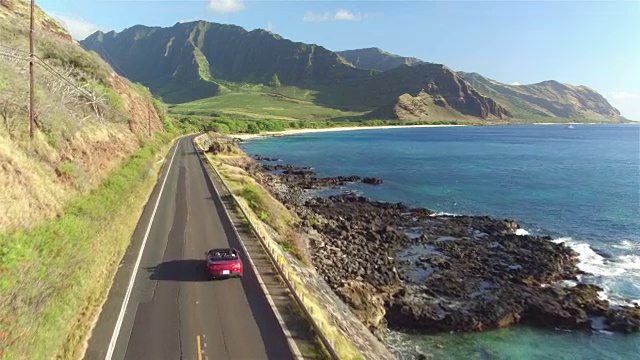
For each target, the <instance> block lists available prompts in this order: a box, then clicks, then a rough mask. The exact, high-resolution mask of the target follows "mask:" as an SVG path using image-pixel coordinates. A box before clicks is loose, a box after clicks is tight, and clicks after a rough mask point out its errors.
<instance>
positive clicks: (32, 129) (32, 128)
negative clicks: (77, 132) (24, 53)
mask: <svg viewBox="0 0 640 360" xmlns="http://www.w3.org/2000/svg"><path fill="white" fill-rule="evenodd" d="M34 17H35V0H31V26H30V29H29V137H30V138H31V139H33V138H34V136H35V133H36V111H35V109H34V105H35V94H34V93H35V81H34V79H33V68H34V65H35V64H34V58H35V54H34V51H33V47H34V46H33V23H34Z"/></svg>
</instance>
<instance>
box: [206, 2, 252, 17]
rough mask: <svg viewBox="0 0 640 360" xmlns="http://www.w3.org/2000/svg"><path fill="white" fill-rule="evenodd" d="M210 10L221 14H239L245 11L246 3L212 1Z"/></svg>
mask: <svg viewBox="0 0 640 360" xmlns="http://www.w3.org/2000/svg"><path fill="white" fill-rule="evenodd" d="M209 9H211V10H213V11H214V12H217V13H221V14H227V13H237V12H240V11H242V10H244V3H243V1H242V0H211V1H209Z"/></svg>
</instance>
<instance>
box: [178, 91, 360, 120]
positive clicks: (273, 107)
mask: <svg viewBox="0 0 640 360" xmlns="http://www.w3.org/2000/svg"><path fill="white" fill-rule="evenodd" d="M170 111H171V112H172V113H175V114H181V115H199V116H205V117H213V118H215V117H224V116H226V117H232V118H247V119H269V120H283V121H298V120H303V121H322V120H330V119H346V118H357V117H358V116H360V115H362V114H363V112H355V111H342V110H338V109H332V108H327V107H322V106H318V105H316V104H314V103H313V102H309V101H303V100H297V99H291V98H286V97H283V96H281V95H277V94H267V93H260V92H229V93H226V94H223V95H220V96H215V97H211V98H207V99H202V100H197V101H193V102H188V103H184V104H179V105H175V106H172V107H171V108H170Z"/></svg>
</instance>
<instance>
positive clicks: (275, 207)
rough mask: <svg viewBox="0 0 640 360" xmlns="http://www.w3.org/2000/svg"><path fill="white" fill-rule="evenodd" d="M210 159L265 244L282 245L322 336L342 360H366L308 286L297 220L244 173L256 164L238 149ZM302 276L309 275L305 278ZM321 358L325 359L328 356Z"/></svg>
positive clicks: (287, 267) (284, 263) (282, 259)
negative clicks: (328, 341) (296, 225)
mask: <svg viewBox="0 0 640 360" xmlns="http://www.w3.org/2000/svg"><path fill="white" fill-rule="evenodd" d="M203 136H208V135H203ZM201 138H202V137H201ZM200 143H201V144H202V143H203V142H200ZM207 158H208V160H209V162H210V163H211V164H212V165H213V166H215V167H216V169H217V170H218V172H219V173H220V175H221V176H222V178H223V179H224V181H225V183H226V184H227V186H229V188H230V189H231V191H232V192H233V193H234V195H235V196H236V199H237V200H238V201H239V203H240V206H241V207H242V208H243V209H244V210H245V212H246V213H247V214H248V216H249V218H248V219H247V220H248V221H249V222H251V223H252V224H253V225H254V226H255V227H256V229H257V230H258V232H259V233H260V234H261V236H263V238H264V239H265V241H267V242H275V243H277V244H278V249H277V250H274V251H275V252H276V253H279V254H280V255H278V256H277V258H278V259H279V260H278V262H279V264H280V266H281V267H282V268H283V270H284V271H285V272H286V273H287V274H288V275H287V277H288V279H289V281H290V282H291V283H293V284H294V286H295V289H296V292H297V293H298V296H299V297H301V298H302V299H303V300H302V301H303V302H304V306H305V308H306V309H307V311H308V312H310V313H311V314H312V317H313V320H314V322H315V323H316V324H317V325H318V327H319V328H320V331H321V332H322V334H323V335H324V336H325V337H327V338H328V339H331V340H330V341H333V347H334V349H335V350H336V351H337V353H338V355H339V356H340V358H341V359H349V360H361V359H364V358H363V357H362V355H361V354H360V352H359V351H358V349H357V348H356V346H355V345H354V343H353V342H352V340H351V339H349V338H348V337H347V336H345V334H344V333H343V331H342V330H341V329H340V328H339V327H338V326H337V325H336V323H335V322H334V320H333V319H332V316H331V314H330V313H329V312H328V311H327V308H326V304H325V303H324V302H323V301H322V300H321V298H322V297H321V296H320V295H319V294H317V293H315V292H314V291H313V290H311V287H308V285H307V284H306V282H307V281H306V280H305V279H306V277H307V276H309V273H313V271H311V270H310V269H311V268H312V267H311V260H310V258H309V253H308V252H307V250H306V244H305V240H304V239H303V238H302V237H301V236H300V234H297V232H296V231H295V222H296V221H297V217H296V216H295V214H293V213H291V212H290V211H289V210H288V209H287V208H286V207H285V206H284V205H282V203H280V202H279V201H278V200H276V199H275V198H274V197H273V196H272V195H271V194H270V193H269V191H268V190H266V189H265V188H264V187H262V185H260V184H259V183H258V182H257V181H256V180H255V179H254V178H253V177H252V176H251V175H250V174H249V173H247V172H246V171H245V170H244V168H245V166H246V164H247V162H251V161H253V160H252V159H251V158H249V157H248V156H247V155H246V154H244V152H242V151H238V150H236V149H235V147H225V151H224V152H223V153H219V154H215V155H214V154H210V153H208V154H207ZM287 255H291V257H289V256H287ZM302 272H305V273H306V274H304V275H303V274H302ZM316 276H317V275H316ZM298 312H299V315H300V316H303V317H304V316H306V315H305V314H303V313H302V311H301V310H299V311H298ZM319 355H322V357H324V358H326V357H327V356H328V355H327V354H319Z"/></svg>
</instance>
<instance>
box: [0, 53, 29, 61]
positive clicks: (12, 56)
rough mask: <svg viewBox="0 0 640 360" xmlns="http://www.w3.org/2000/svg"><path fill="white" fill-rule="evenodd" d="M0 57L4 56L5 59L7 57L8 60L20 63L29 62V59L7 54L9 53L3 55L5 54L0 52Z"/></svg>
mask: <svg viewBox="0 0 640 360" xmlns="http://www.w3.org/2000/svg"><path fill="white" fill-rule="evenodd" d="M0 56H6V57H8V58H10V59H16V60H22V61H29V58H25V57H20V56H17V55H13V54H9V53H5V52H2V51H0Z"/></svg>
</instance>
